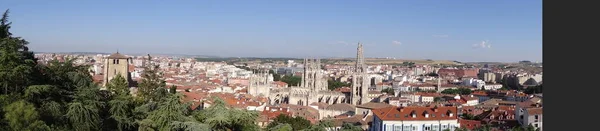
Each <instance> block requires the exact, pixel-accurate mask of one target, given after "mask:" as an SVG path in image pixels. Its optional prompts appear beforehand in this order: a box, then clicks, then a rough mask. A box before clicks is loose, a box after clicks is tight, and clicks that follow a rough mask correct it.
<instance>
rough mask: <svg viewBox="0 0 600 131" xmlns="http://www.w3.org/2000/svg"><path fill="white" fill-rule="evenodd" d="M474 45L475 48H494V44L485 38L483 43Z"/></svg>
mask: <svg viewBox="0 0 600 131" xmlns="http://www.w3.org/2000/svg"><path fill="white" fill-rule="evenodd" d="M473 47H475V48H488V49H489V48H492V44H490V42H489V41H487V40H485V41H481V43H479V44H473Z"/></svg>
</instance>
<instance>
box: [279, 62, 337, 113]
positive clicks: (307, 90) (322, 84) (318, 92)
mask: <svg viewBox="0 0 600 131" xmlns="http://www.w3.org/2000/svg"><path fill="white" fill-rule="evenodd" d="M303 68H304V71H303V72H302V74H301V81H300V84H299V85H292V87H285V88H271V90H270V91H269V101H270V102H269V103H270V104H271V105H277V104H281V103H287V104H292V105H303V106H308V105H310V104H313V103H318V102H323V103H327V104H337V103H344V102H345V100H346V96H345V95H344V94H343V93H341V92H335V91H329V90H328V88H327V85H328V84H327V77H326V74H325V72H324V71H323V70H322V69H321V61H320V60H318V59H305V60H304V67H303Z"/></svg>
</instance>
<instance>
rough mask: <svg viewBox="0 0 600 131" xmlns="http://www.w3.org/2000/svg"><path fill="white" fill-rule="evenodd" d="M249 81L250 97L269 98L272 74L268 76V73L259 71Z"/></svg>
mask: <svg viewBox="0 0 600 131" xmlns="http://www.w3.org/2000/svg"><path fill="white" fill-rule="evenodd" d="M249 81H250V84H249V86H248V94H250V95H252V96H265V97H268V96H269V94H270V89H271V87H272V85H271V84H272V82H273V74H269V72H268V71H260V72H259V73H257V74H253V75H252V76H251V77H250V80H249Z"/></svg>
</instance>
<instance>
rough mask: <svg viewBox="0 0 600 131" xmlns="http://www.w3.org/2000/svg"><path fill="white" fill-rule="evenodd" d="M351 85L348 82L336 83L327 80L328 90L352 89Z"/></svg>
mask: <svg viewBox="0 0 600 131" xmlns="http://www.w3.org/2000/svg"><path fill="white" fill-rule="evenodd" d="M350 86H351V84H350V83H347V82H341V81H336V80H327V88H329V90H335V89H337V88H341V87H350Z"/></svg>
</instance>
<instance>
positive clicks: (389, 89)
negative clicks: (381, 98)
mask: <svg viewBox="0 0 600 131" xmlns="http://www.w3.org/2000/svg"><path fill="white" fill-rule="evenodd" d="M381 93H386V94H388V95H394V94H395V92H394V89H393V88H385V89H383V90H381Z"/></svg>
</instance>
